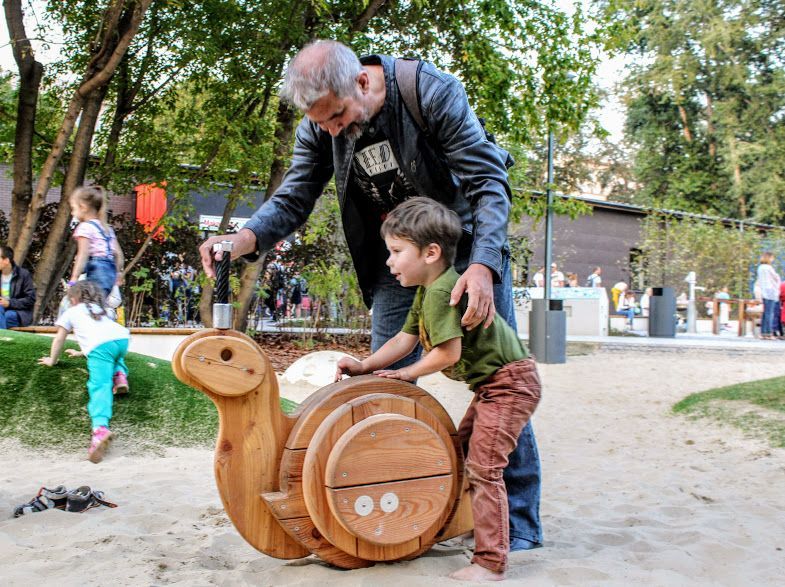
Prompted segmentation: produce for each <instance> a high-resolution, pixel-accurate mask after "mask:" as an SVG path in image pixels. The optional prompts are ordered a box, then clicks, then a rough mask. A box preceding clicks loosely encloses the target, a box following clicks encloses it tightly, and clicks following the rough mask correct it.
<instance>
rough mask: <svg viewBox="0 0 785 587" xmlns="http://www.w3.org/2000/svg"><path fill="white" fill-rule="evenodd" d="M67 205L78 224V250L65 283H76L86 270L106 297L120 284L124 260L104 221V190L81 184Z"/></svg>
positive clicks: (74, 235)
mask: <svg viewBox="0 0 785 587" xmlns="http://www.w3.org/2000/svg"><path fill="white" fill-rule="evenodd" d="M69 204H70V205H71V213H72V214H73V215H74V218H76V219H77V220H78V221H79V224H78V226H77V227H76V230H74V234H73V237H74V239H76V243H77V250H76V259H75V260H74V268H73V270H72V271H71V279H70V280H69V282H68V285H73V284H75V283H76V282H77V281H78V280H79V276H80V275H81V274H82V272H85V271H86V272H87V279H88V280H89V281H94V282H96V283H97V284H98V285H99V286H100V287H101V289H102V290H103V292H104V297H105V296H108V295H109V292H110V291H112V287H114V285H115V284H117V285H120V282H121V277H120V276H121V274H122V268H123V262H124V259H123V251H122V250H121V249H120V246H119V244H118V242H117V237H116V236H115V233H114V230H112V227H111V226H109V224H108V222H107V220H106V192H105V191H104V188H102V187H101V186H98V185H91V186H83V187H80V188H77V189H75V190H74V191H73V193H72V194H71V198H70V199H69Z"/></svg>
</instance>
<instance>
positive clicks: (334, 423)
mask: <svg viewBox="0 0 785 587" xmlns="http://www.w3.org/2000/svg"><path fill="white" fill-rule="evenodd" d="M352 424H353V420H352V406H350V405H348V404H346V405H343V406H340V407H339V408H338V409H336V410H334V411H333V412H332V413H331V414H330V415H329V416H328V417H327V418H325V419H324V422H323V423H322V425H321V426H319V428H318V429H317V431H316V434H315V435H314V437H313V440H312V442H311V447H310V448H309V449H308V451H307V452H306V454H305V461H304V463H303V477H302V493H303V499H304V500H305V507H306V508H307V510H308V513H309V515H310V517H311V520H313V523H314V526H316V528H317V529H318V530H319V532H321V533H322V535H324V537H325V538H327V540H329V541H330V542H331V543H332V544H333V545H335V546H336V547H337V548H339V549H340V550H342V551H344V552H346V553H348V554H350V555H352V556H357V538H356V537H355V536H353V535H351V534H350V533H349V532H347V531H346V529H345V528H344V527H343V526H341V524H340V523H339V522H338V520H336V519H335V517H333V515H332V513H331V512H330V506H329V505H328V503H327V494H326V492H325V491H324V471H325V467H326V464H327V460H328V458H329V456H330V452H331V451H332V448H333V446H334V445H335V443H336V442H337V441H338V439H339V438H340V437H341V435H342V434H343V433H344V432H346V430H348V429H349V428H351V426H352Z"/></svg>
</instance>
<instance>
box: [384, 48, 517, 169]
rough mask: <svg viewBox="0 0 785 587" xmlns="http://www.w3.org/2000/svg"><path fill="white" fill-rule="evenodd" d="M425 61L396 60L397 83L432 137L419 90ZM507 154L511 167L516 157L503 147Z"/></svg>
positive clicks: (487, 135)
mask: <svg viewBox="0 0 785 587" xmlns="http://www.w3.org/2000/svg"><path fill="white" fill-rule="evenodd" d="M422 64H423V62H422V61H420V60H419V59H414V58H411V57H404V58H401V59H396V60H395V83H396V84H397V85H398V92H399V93H400V94H401V99H402V100H403V103H404V105H405V106H406V109H407V110H408V111H409V114H411V116H412V118H414V121H415V122H416V123H417V126H419V127H420V130H421V131H422V132H423V133H424V134H425V135H426V136H427V137H430V136H431V135H430V133H429V132H428V125H427V124H426V123H425V119H424V118H423V115H422V108H421V106H422V105H421V104H420V92H419V91H418V90H419V83H418V82H419V81H420V70H421V69H422ZM477 119H478V120H479V121H480V126H482V130H483V132H484V133H485V138H486V140H487V141H488V142H489V143H493V144H494V145H497V146H498V144H497V143H496V137H495V136H494V135H493V133H492V132H490V131H489V130H488V129H487V128H485V119H484V118H481V117H479V116H478V117H477ZM499 148H500V149H501V147H499ZM501 150H502V151H503V152H504V154H505V159H504V166H505V167H506V168H507V169H509V168H510V167H512V166H513V165H515V159H513V157H512V155H510V154H509V153H508V152H507V151H505V150H504V149H501Z"/></svg>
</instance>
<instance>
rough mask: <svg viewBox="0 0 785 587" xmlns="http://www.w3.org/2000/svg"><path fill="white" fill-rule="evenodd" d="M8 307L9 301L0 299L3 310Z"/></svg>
mask: <svg viewBox="0 0 785 587" xmlns="http://www.w3.org/2000/svg"><path fill="white" fill-rule="evenodd" d="M10 305H11V302H10V301H9V300H7V299H6V298H0V306H3V307H4V308H7V307H8V306H10Z"/></svg>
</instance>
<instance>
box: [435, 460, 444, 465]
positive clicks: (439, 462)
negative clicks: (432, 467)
mask: <svg viewBox="0 0 785 587" xmlns="http://www.w3.org/2000/svg"><path fill="white" fill-rule="evenodd" d="M436 464H437V465H443V464H444V461H442V460H439V461H438V462H437V463H436Z"/></svg>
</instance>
